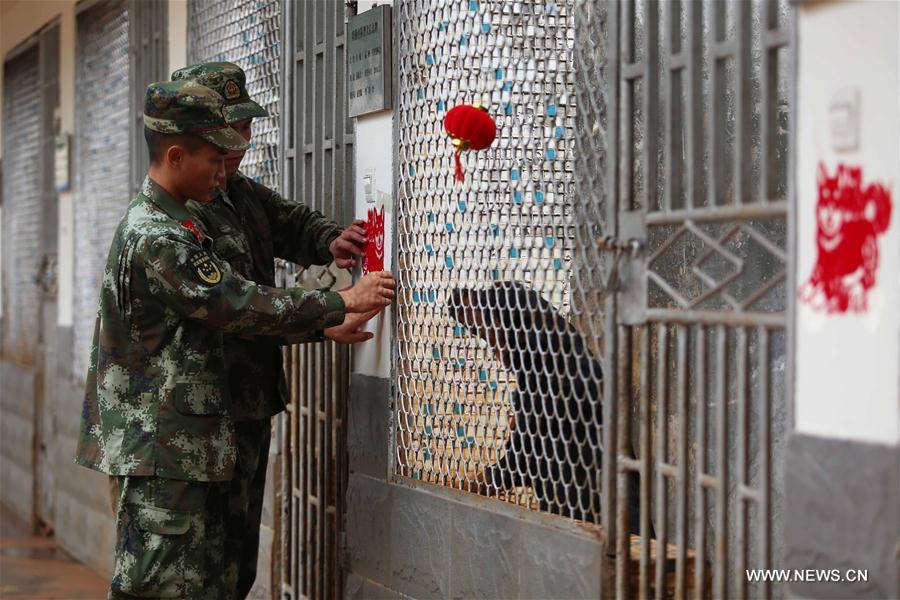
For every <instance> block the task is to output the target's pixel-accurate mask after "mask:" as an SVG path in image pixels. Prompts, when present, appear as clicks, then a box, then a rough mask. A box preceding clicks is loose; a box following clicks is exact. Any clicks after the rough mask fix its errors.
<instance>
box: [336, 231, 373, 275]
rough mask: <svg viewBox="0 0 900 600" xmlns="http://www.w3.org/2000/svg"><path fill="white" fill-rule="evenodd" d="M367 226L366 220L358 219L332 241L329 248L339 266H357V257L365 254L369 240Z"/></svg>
mask: <svg viewBox="0 0 900 600" xmlns="http://www.w3.org/2000/svg"><path fill="white" fill-rule="evenodd" d="M365 227H366V222H365V221H361V220H359V219H357V220H356V221H353V223H352V224H351V225H350V227H348V228H347V229H345V230H344V231H342V232H341V234H340V235H339V236H337V237H336V238H334V241H332V242H331V246H329V248H328V249H329V250H330V251H331V255H332V256H333V257H334V264H335V265H337V267H338V268H340V269H352V268H353V267H355V266H356V257H357V256H362V255H363V253H364V252H365V248H366V244H367V243H368V241H369V238H368V237H367V236H366V229H365Z"/></svg>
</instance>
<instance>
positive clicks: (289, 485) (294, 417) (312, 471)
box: [276, 0, 353, 599]
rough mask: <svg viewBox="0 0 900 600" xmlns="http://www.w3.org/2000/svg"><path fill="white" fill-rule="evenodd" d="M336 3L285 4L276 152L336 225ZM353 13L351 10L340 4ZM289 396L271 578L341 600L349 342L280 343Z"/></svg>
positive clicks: (341, 187) (281, 431)
mask: <svg viewBox="0 0 900 600" xmlns="http://www.w3.org/2000/svg"><path fill="white" fill-rule="evenodd" d="M344 10H345V9H344V3H343V2H334V1H331V0H315V1H313V0H307V1H305V2H287V3H285V6H284V15H283V21H282V23H283V28H282V31H283V36H284V37H283V44H284V46H283V47H284V48H285V51H284V52H283V54H282V57H283V65H282V72H283V73H284V87H283V107H284V111H283V113H282V129H281V131H282V148H283V149H284V187H283V189H284V190H285V191H286V192H287V193H288V194H289V197H291V198H294V199H296V200H298V201H300V202H304V203H305V204H307V205H308V206H310V207H311V208H314V209H316V210H319V211H321V212H322V213H323V214H325V215H326V216H328V217H330V218H332V219H334V220H335V221H337V222H338V223H347V222H349V220H350V218H351V216H352V214H353V121H352V120H351V119H350V118H348V116H347V94H346V78H345V75H344V73H345V67H346V60H345V55H344V52H345V47H346V46H345V37H344V30H345V27H344V25H345V14H344ZM347 10H351V9H347ZM280 267H281V268H280V277H281V278H282V283H290V284H292V285H297V284H300V285H303V286H304V287H309V288H323V287H334V286H335V285H339V286H345V285H347V284H348V283H349V281H347V279H348V278H347V274H346V272H342V271H338V270H337V269H335V268H334V266H333V265H330V266H329V267H311V268H308V269H304V270H302V271H301V270H299V269H297V268H296V267H295V266H292V265H287V264H281V265H280ZM284 356H285V373H286V374H287V378H288V387H289V389H290V393H291V403H290V405H289V406H288V410H287V413H286V414H285V415H284V416H283V417H282V418H280V419H279V421H278V429H277V431H278V437H279V440H280V448H281V453H280V457H279V468H278V474H279V478H278V498H279V499H278V504H279V507H278V510H277V517H276V519H277V520H278V522H277V523H276V527H277V528H278V532H279V540H280V552H279V554H280V556H279V565H278V569H279V580H280V591H281V595H282V597H283V598H292V599H293V598H339V597H341V596H342V595H343V584H344V576H343V569H342V566H341V552H342V539H343V535H342V532H343V530H344V522H343V520H344V497H345V493H346V487H347V460H346V455H347V450H346V421H345V416H346V406H347V393H348V388H349V384H350V348H349V347H348V346H345V345H337V344H334V343H332V342H325V343H322V344H314V345H295V346H291V347H289V348H286V349H285V352H284Z"/></svg>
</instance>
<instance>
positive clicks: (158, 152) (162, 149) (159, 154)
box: [144, 127, 208, 165]
mask: <svg viewBox="0 0 900 600" xmlns="http://www.w3.org/2000/svg"><path fill="white" fill-rule="evenodd" d="M144 139H145V140H146V141H147V151H148V152H149V154H150V162H151V163H152V164H155V165H158V164H159V163H160V161H162V158H163V156H164V155H165V153H166V150H168V149H169V148H170V147H172V146H174V145H176V144H177V145H179V146H181V147H182V148H184V149H185V150H187V152H188V153H190V154H195V153H197V152H199V151H200V149H201V148H203V145H204V144H206V143H208V142H206V140H204V139H203V138H200V137H197V136H195V135H183V134H178V133H161V132H159V131H154V130H152V129H149V128H147V127H144Z"/></svg>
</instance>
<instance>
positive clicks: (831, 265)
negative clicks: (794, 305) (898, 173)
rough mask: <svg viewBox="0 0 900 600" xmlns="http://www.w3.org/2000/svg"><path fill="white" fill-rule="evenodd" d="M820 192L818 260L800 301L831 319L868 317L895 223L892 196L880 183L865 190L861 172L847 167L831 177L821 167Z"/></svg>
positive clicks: (817, 215) (873, 184)
mask: <svg viewBox="0 0 900 600" xmlns="http://www.w3.org/2000/svg"><path fill="white" fill-rule="evenodd" d="M818 186H819V200H818V204H817V207H816V225H817V227H816V245H817V247H818V257H817V259H816V264H815V266H814V267H813V271H812V274H811V275H810V277H809V280H807V282H806V283H804V284H803V285H802V286H801V288H800V291H799V294H798V295H799V298H800V300H801V301H803V302H805V303H807V304H809V305H810V306H812V307H813V308H815V309H816V310H823V311H825V312H827V313H846V312H865V311H866V309H867V308H868V302H867V294H868V291H869V290H870V289H871V288H872V287H873V286H874V285H875V273H876V272H877V270H878V236H879V235H881V234H882V233H884V232H885V230H887V228H888V224H889V223H890V220H891V209H892V202H891V195H890V193H889V192H888V191H887V189H886V188H885V187H884V186H883V185H881V184H880V183H871V184H869V185H867V186H863V184H862V168H861V167H849V166H847V165H843V164H839V165H838V167H837V173H836V174H835V176H834V177H829V176H828V172H827V171H826V169H825V165H824V164H822V163H819V173H818Z"/></svg>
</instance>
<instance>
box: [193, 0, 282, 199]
mask: <svg viewBox="0 0 900 600" xmlns="http://www.w3.org/2000/svg"><path fill="white" fill-rule="evenodd" d="M280 21H281V2H280V1H276V2H272V1H266V2H262V1H260V0H224V1H223V0H192V1H191V2H190V3H188V28H189V30H188V62H189V63H190V64H195V63H199V62H207V61H228V62H233V63H235V64H237V65H239V66H240V67H241V68H242V69H244V72H245V73H246V74H247V91H248V92H249V93H250V97H251V98H253V99H254V100H256V101H257V102H259V103H260V104H261V105H262V106H263V107H264V108H265V109H266V110H268V111H269V116H268V117H265V118H260V119H254V120H253V140H252V142H251V144H250V149H249V150H247V154H246V155H245V156H244V160H243V162H242V163H241V171H242V172H243V173H244V174H246V175H247V176H248V177H252V178H253V179H255V180H256V181H258V182H260V183H262V184H263V185H265V186H267V187H270V188H272V189H278V187H279V183H280V181H279V179H278V173H279V170H280V169H279V165H278V135H279V134H278V115H279V112H280V110H279V100H280V94H281V72H280V62H279V54H278V53H279V43H280V32H279V26H280Z"/></svg>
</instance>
